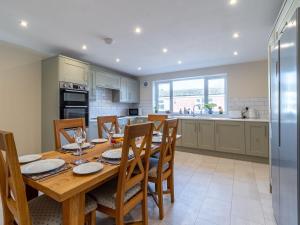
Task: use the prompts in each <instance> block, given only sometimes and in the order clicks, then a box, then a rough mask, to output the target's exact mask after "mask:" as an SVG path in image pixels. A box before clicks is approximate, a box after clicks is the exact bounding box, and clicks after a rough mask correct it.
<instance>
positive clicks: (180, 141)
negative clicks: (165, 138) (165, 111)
mask: <svg viewBox="0 0 300 225" xmlns="http://www.w3.org/2000/svg"><path fill="white" fill-rule="evenodd" d="M181 124H182V120H178V128H177V134H179V135H182V131H181ZM176 146H178V147H180V146H182V138H179V139H177V140H176Z"/></svg>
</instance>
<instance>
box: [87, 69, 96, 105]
mask: <svg viewBox="0 0 300 225" xmlns="http://www.w3.org/2000/svg"><path fill="white" fill-rule="evenodd" d="M88 88H89V98H90V100H96V92H97V91H96V70H93V69H90V70H89V72H88Z"/></svg>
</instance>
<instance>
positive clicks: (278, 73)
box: [276, 41, 281, 147]
mask: <svg viewBox="0 0 300 225" xmlns="http://www.w3.org/2000/svg"><path fill="white" fill-rule="evenodd" d="M280 44H281V43H280V41H279V42H278V46H279V48H278V55H279V57H278V58H279V59H278V60H279V61H278V62H277V64H276V65H278V66H277V67H278V68H277V77H278V147H280V146H281V73H280Z"/></svg>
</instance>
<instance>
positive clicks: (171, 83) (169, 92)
mask: <svg viewBox="0 0 300 225" xmlns="http://www.w3.org/2000/svg"><path fill="white" fill-rule="evenodd" d="M226 81H227V80H226V75H222V76H206V77H195V78H188V79H176V80H168V81H156V82H155V85H154V87H155V106H156V108H157V110H158V111H159V112H168V111H169V112H170V113H179V112H180V110H181V111H182V112H183V111H184V108H185V109H187V110H192V109H193V107H194V105H202V107H203V106H204V105H205V104H207V103H214V104H216V106H215V107H214V108H213V112H217V111H218V107H222V109H223V110H224V112H225V111H226V86H227V85H226Z"/></svg>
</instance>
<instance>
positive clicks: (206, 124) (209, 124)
mask: <svg viewBox="0 0 300 225" xmlns="http://www.w3.org/2000/svg"><path fill="white" fill-rule="evenodd" d="M198 147H199V148H200V149H205V150H216V146H215V122H214V121H211V120H201V121H199V122H198Z"/></svg>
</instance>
